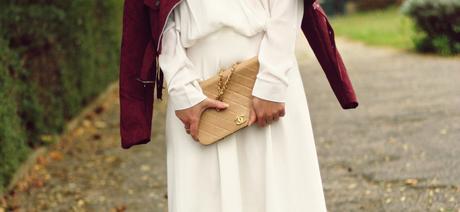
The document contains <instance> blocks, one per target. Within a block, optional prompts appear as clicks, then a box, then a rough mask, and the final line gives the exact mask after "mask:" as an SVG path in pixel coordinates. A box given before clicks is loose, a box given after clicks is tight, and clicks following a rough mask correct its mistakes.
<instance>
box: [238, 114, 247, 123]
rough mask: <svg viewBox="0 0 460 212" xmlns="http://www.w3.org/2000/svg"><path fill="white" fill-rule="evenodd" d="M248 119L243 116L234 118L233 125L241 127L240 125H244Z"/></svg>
mask: <svg viewBox="0 0 460 212" xmlns="http://www.w3.org/2000/svg"><path fill="white" fill-rule="evenodd" d="M247 120H248V119H247V118H246V116H244V115H239V116H237V117H236V119H235V124H236V125H241V124H244V123H245V122H246V121H247Z"/></svg>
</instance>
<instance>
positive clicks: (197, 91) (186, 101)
mask: <svg viewBox="0 0 460 212" xmlns="http://www.w3.org/2000/svg"><path fill="white" fill-rule="evenodd" d="M206 98H207V96H206V95H205V94H204V93H203V91H202V89H201V87H200V85H199V83H198V81H197V80H194V81H191V82H190V83H187V84H185V85H183V86H181V87H179V89H177V91H176V92H174V94H173V95H171V94H170V95H169V101H171V103H172V105H173V108H174V110H182V109H186V108H190V107H192V106H194V105H196V104H198V103H200V102H201V101H203V100H205V99H206Z"/></svg>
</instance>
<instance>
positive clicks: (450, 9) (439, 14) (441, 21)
mask: <svg viewBox="0 0 460 212" xmlns="http://www.w3.org/2000/svg"><path fill="white" fill-rule="evenodd" d="M401 10H402V11H403V12H404V14H406V15H409V16H410V17H411V18H412V19H413V20H414V22H415V23H416V26H417V28H416V30H417V31H420V32H421V35H420V36H418V37H415V38H414V41H415V47H416V49H417V50H418V51H421V52H437V53H439V54H441V55H451V54H457V53H460V0H437V1H429V0H407V1H406V2H404V4H403V5H402V8H401Z"/></svg>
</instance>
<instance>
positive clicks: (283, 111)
mask: <svg viewBox="0 0 460 212" xmlns="http://www.w3.org/2000/svg"><path fill="white" fill-rule="evenodd" d="M284 115H286V112H285V110H284V109H283V110H281V112H280V113H279V116H281V117H284Z"/></svg>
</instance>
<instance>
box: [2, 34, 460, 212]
mask: <svg viewBox="0 0 460 212" xmlns="http://www.w3.org/2000/svg"><path fill="white" fill-rule="evenodd" d="M306 45H307V44H306V43H305V41H304V40H300V41H299V43H298V52H297V55H298V58H299V65H300V66H301V71H302V76H303V81H304V86H305V89H306V93H307V99H308V104H309V110H310V114H311V117H312V122H313V127H314V134H315V141H316V145H317V151H318V155H319V161H320V168H321V175H322V179H323V185H324V190H325V194H326V200H327V206H328V210H329V211H339V212H346V211H452V212H460V157H459V155H460V154H459V153H460V145H458V142H460V109H459V108H460V107H459V106H460V95H459V94H460V83H459V80H460V58H458V57H456V58H440V57H436V56H422V55H415V54H411V53H406V52H402V51H396V50H392V49H385V48H373V47H367V46H364V45H362V44H360V43H355V42H350V41H346V40H343V39H339V40H338V47H339V49H340V50H341V52H342V54H343V56H344V60H345V62H346V64H347V66H348V69H349V74H350V77H351V79H352V82H353V85H354V86H355V90H356V92H357V95H358V98H359V101H360V105H359V107H358V108H357V109H355V110H342V109H341V108H340V105H339V104H338V102H337V100H336V99H335V97H334V95H333V93H332V90H331V89H330V87H329V85H328V83H327V80H326V78H325V76H324V74H323V73H322V70H321V68H320V67H319V65H318V63H317V61H316V59H315V58H314V56H313V55H312V54H311V52H305V50H304V49H305V48H306ZM166 100H167V98H166V99H165V101H163V102H158V101H157V102H156V103H155V114H154V122H155V123H156V124H154V126H158V127H157V128H154V129H153V133H152V134H153V136H152V141H151V142H150V143H149V144H145V145H141V146H135V147H133V148H131V149H129V150H123V149H121V147H120V138H119V102H118V93H117V89H113V91H111V92H109V94H108V95H107V97H106V99H105V100H104V102H103V103H102V104H101V105H100V106H99V107H97V108H96V109H95V110H94V111H92V112H91V113H90V114H88V115H86V117H85V119H84V120H83V121H82V122H81V123H80V124H79V125H78V127H77V128H76V129H75V130H73V131H71V132H69V133H68V135H65V136H64V137H63V139H62V141H61V143H60V144H59V145H56V146H55V147H53V148H50V149H49V151H48V152H47V154H45V155H43V156H41V157H39V158H38V159H37V164H36V165H35V166H33V167H32V168H31V170H30V174H29V175H28V176H27V177H26V178H25V179H23V180H21V181H20V182H19V183H18V184H17V185H16V187H15V189H14V190H13V191H11V192H10V193H9V195H8V196H5V197H3V199H1V201H0V212H1V211H10V210H12V211H13V210H14V211H155V212H156V211H158V212H161V211H167V194H166V167H165V166H166V161H165V158H166V155H165V143H164V128H162V127H160V126H162V125H163V124H162V122H163V121H164V110H165V104H164V103H165V102H166Z"/></svg>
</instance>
